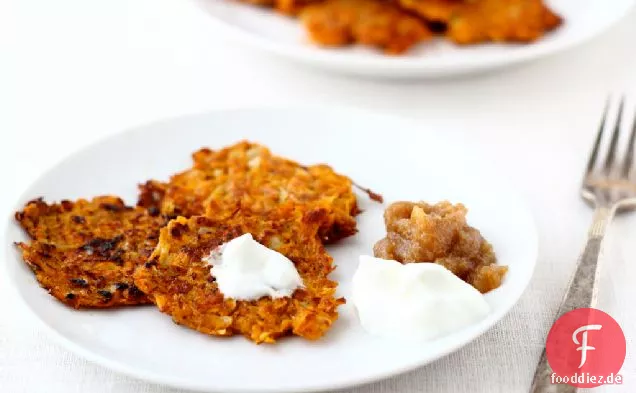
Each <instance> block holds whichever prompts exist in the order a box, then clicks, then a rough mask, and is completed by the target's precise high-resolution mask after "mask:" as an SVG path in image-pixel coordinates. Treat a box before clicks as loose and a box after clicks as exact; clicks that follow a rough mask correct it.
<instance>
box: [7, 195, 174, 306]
mask: <svg viewBox="0 0 636 393" xmlns="http://www.w3.org/2000/svg"><path fill="white" fill-rule="evenodd" d="M15 217H16V219H17V220H18V222H19V223H20V225H21V226H22V228H24V229H25V231H26V232H27V233H28V234H29V236H30V237H31V238H32V239H33V240H32V241H31V242H29V243H19V244H18V247H19V248H20V249H21V251H22V257H23V258H24V260H25V262H26V263H27V264H28V265H29V267H30V268H31V269H32V270H33V272H34V273H35V277H36V278H37V280H38V282H39V283H40V285H41V286H42V287H44V288H45V289H47V290H48V291H49V293H50V294H51V295H53V296H55V297H56V298H57V299H59V300H60V301H62V302H64V303H66V304H68V305H69V306H72V307H75V308H81V307H88V308H107V307H113V306H123V305H134V304H143V303H148V299H147V298H146V296H145V295H144V294H143V293H142V292H141V291H140V290H139V289H138V288H137V287H136V286H135V285H134V283H133V281H132V273H133V271H134V269H135V267H136V266H137V265H139V264H143V263H144V262H146V260H147V258H148V257H149V256H150V254H151V253H152V251H153V249H154V248H155V246H156V244H157V240H158V235H159V228H161V227H162V226H163V225H165V223H166V220H165V219H164V218H163V217H161V216H159V215H155V216H152V215H150V214H149V213H148V212H147V211H146V210H145V209H142V208H133V207H128V206H126V205H125V204H124V202H123V201H122V200H121V199H119V198H117V197H112V196H103V197H97V198H94V199H93V200H91V201H87V200H84V199H80V200H78V201H76V202H70V201H63V202H61V203H59V204H51V205H49V204H47V203H45V202H43V201H42V200H41V199H38V200H34V201H31V202H29V203H28V204H27V205H26V206H25V208H24V210H23V211H21V212H17V213H16V215H15Z"/></svg>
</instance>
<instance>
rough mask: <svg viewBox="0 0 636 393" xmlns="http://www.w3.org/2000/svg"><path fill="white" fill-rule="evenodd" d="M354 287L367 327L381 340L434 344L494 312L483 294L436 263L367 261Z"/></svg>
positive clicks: (363, 259) (363, 261)
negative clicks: (491, 311) (385, 338)
mask: <svg viewBox="0 0 636 393" xmlns="http://www.w3.org/2000/svg"><path fill="white" fill-rule="evenodd" d="M352 284H353V298H352V300H353V303H354V304H355V306H356V309H357V311H358V317H359V318H360V322H361V324H362V327H363V328H364V329H365V330H366V331H368V332H369V333H371V334H374V335H378V336H384V337H393V338H400V339H416V340H432V339H435V338H438V337H441V336H444V335H447V334H449V333H452V332H454V331H457V330H460V329H462V328H464V327H466V326H468V325H471V324H473V323H476V322H478V321H480V320H482V319H483V318H484V317H486V315H488V313H489V312H490V306H489V305H488V303H487V302H486V300H485V299H484V296H483V295H482V294H481V293H480V292H479V291H477V290H476V289H475V288H473V287H472V286H471V285H469V284H467V283H465V282H464V281H462V280H461V279H460V278H458V277H457V276H455V275H454V274H453V273H452V272H451V271H450V270H448V269H446V268H445V267H443V266H441V265H438V264H435V263H407V264H401V263H399V262H396V261H391V260H385V259H380V258H374V257H370V256H361V257H360V264H359V265H358V269H357V271H356V273H355V274H354V276H353V283H352Z"/></svg>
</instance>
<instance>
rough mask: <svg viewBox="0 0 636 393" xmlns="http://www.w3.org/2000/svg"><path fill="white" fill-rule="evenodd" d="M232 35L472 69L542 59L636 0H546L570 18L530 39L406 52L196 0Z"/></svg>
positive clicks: (316, 52)
mask: <svg viewBox="0 0 636 393" xmlns="http://www.w3.org/2000/svg"><path fill="white" fill-rule="evenodd" d="M194 1H195V2H196V3H198V4H199V5H200V6H201V7H202V8H203V9H204V10H205V11H206V12H207V13H208V14H209V15H210V16H212V18H213V20H215V21H216V22H218V23H219V25H220V26H222V27H225V28H226V32H227V33H228V35H229V36H232V37H235V38H238V39H240V40H242V41H244V42H246V43H248V44H252V45H253V46H255V47H257V48H261V49H265V50H267V51H270V52H272V53H276V54H278V55H282V56H284V57H287V58H289V59H293V60H298V61H301V62H303V63H306V64H311V65H315V66H319V67H323V68H326V69H329V70H332V71H339V72H346V73H350V74H358V75H364V76H381V77H389V78H410V77H440V76H450V75H458V74H467V73H472V72H479V71H484V70H489V69H495V68H500V67H503V66H508V65H513V64H518V63H521V62H525V61H528V60H533V59H538V58H540V57H543V56H545V55H548V54H552V53H555V52H559V51H562V50H564V49H567V48H570V47H572V46H575V45H576V44H579V43H582V42H584V41H586V40H587V39H589V38H592V37H594V36H596V35H598V34H600V33H601V32H603V31H604V30H605V29H607V28H608V27H610V26H611V25H612V24H614V23H615V22H617V21H618V20H619V19H620V18H621V17H622V16H623V15H625V14H626V13H627V11H629V9H630V8H631V7H632V6H633V5H634V3H635V1H634V0H608V1H599V0H546V2H547V4H549V5H550V6H551V7H552V9H554V10H555V11H556V12H557V13H559V14H560V15H562V16H563V17H564V18H565V24H564V25H563V26H562V27H560V28H559V29H558V30H556V31H554V32H553V33H550V34H548V35H546V36H545V37H544V38H543V39H541V40H539V41H537V42H535V43H533V44H530V45H512V44H508V45H495V44H489V45H476V46H468V47H457V46H454V45H453V44H451V43H449V42H447V41H444V40H441V39H439V40H435V41H433V42H428V43H423V44H420V45H419V46H417V47H416V48H414V49H413V50H411V51H409V52H408V53H407V54H406V55H403V56H385V55H383V54H382V53H381V52H379V51H377V50H374V49H369V48H362V47H359V46H357V47H351V48H344V49H324V48H319V47H316V46H315V45H313V44H311V43H309V41H308V39H307V38H306V35H305V32H304V30H303V28H302V26H301V25H300V23H299V21H298V20H296V19H292V18H289V17H286V16H282V15H278V14H276V13H274V12H272V11H270V10H265V9H260V8H258V7H253V6H250V5H246V4H241V3H239V2H238V1H237V0H194Z"/></svg>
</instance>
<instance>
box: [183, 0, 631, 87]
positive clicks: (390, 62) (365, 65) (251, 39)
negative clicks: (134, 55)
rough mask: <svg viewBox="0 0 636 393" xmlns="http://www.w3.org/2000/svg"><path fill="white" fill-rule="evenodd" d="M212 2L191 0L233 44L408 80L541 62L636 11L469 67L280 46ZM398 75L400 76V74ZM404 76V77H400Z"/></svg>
mask: <svg viewBox="0 0 636 393" xmlns="http://www.w3.org/2000/svg"><path fill="white" fill-rule="evenodd" d="M207 1H209V0H191V3H193V5H194V6H195V8H198V9H199V10H200V11H202V12H203V13H205V14H206V15H207V18H208V20H210V21H212V23H214V24H215V25H216V26H217V27H218V28H220V29H222V31H225V32H227V33H228V36H229V37H231V38H232V40H234V41H237V42H242V43H244V44H245V45H246V46H249V47H252V48H254V49H257V50H259V51H262V52H265V53H272V54H275V55H277V56H280V57H283V58H286V59H289V60H293V61H296V62H300V63H304V64H308V65H315V66H320V67H323V68H325V69H331V70H337V69H339V71H342V72H345V73H350V74H351V73H355V74H360V75H369V74H374V75H383V76H384V77H390V78H404V77H413V76H418V77H422V78H426V77H433V78H443V77H444V76H446V77H448V76H455V75H463V74H470V73H476V72H480V71H485V70H489V69H497V68H502V67H508V66H513V65H516V64H522V63H526V62H529V61H532V60H539V59H542V58H545V57H548V56H550V55H554V54H557V53H559V52H563V51H566V50H569V49H573V48H576V47H578V46H580V45H582V44H584V43H586V42H588V41H590V40H592V39H594V38H595V37H598V36H601V35H602V34H603V33H605V32H606V31H608V30H609V29H610V28H611V27H613V26H614V25H616V24H617V23H618V22H620V21H621V20H623V18H625V17H626V16H627V15H628V14H629V13H630V11H631V10H632V9H634V8H635V7H636V0H626V2H625V6H624V9H622V10H621V13H618V12H617V13H616V15H615V16H614V17H613V18H609V19H608V20H607V21H606V22H605V23H604V24H602V25H600V26H599V27H597V28H596V29H595V30H589V29H588V30H585V32H584V33H582V34H579V35H578V36H574V37H573V38H570V39H565V40H560V41H556V42H554V43H547V44H546V45H534V46H526V47H525V48H524V50H522V51H515V52H514V53H500V54H496V55H494V56H491V57H489V58H488V60H485V61H473V62H469V63H457V62H454V61H446V62H444V61H437V62H433V63H431V62H430V61H426V60H428V59H426V58H425V57H424V59H425V61H422V58H420V57H417V58H411V57H390V56H384V55H382V56H378V57H373V58H347V57H343V56H341V55H340V54H339V53H338V52H335V51H330V50H328V49H324V48H322V50H320V49H321V48H320V47H309V46H300V45H298V46H293V45H289V44H285V43H280V42H277V41H274V40H269V39H267V38H264V37H261V36H258V35H255V34H252V33H250V32H248V31H245V30H243V29H241V28H240V27H237V26H235V25H233V24H232V23H230V22H226V21H225V20H223V19H222V18H219V17H217V16H215V15H213V14H212V12H210V11H209V10H208V9H206V5H205V4H204V3H205V2H207ZM236 6H248V5H246V4H236ZM396 72H397V73H396ZM400 73H402V74H400Z"/></svg>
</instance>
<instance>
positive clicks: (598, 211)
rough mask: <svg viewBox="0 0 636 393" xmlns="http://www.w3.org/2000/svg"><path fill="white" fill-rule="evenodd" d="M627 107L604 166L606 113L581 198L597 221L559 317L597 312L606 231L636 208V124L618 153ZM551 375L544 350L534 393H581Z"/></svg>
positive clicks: (616, 123) (617, 125)
mask: <svg viewBox="0 0 636 393" xmlns="http://www.w3.org/2000/svg"><path fill="white" fill-rule="evenodd" d="M624 106H625V100H624V99H622V100H621V102H620V106H619V109H618V115H617V117H616V122H615V124H614V130H613V132H612V136H611V139H610V142H609V147H608V150H607V153H606V156H605V160H602V162H601V160H600V159H599V151H600V149H601V148H600V146H601V142H602V140H603V133H604V130H605V129H606V128H607V127H606V126H607V124H606V123H607V115H608V112H609V109H610V101H609V100H608V103H607V105H606V107H605V112H604V113H603V118H602V120H601V126H600V129H599V131H598V135H597V136H596V142H595V143H594V147H593V149H592V152H591V154H590V158H589V161H588V164H587V170H586V171H585V175H584V177H583V184H582V185H581V196H582V197H583V199H584V200H585V201H586V202H588V204H590V205H592V206H593V207H594V219H593V221H592V226H591V228H590V230H589V233H588V239H587V244H586V245H585V249H584V250H583V254H582V255H581V258H580V259H579V262H578V264H577V266H576V270H575V271H574V274H573V275H572V278H571V279H570V284H569V285H568V289H567V292H566V293H565V296H564V298H563V300H562V302H561V305H560V306H559V310H558V312H557V315H556V316H557V317H560V316H561V315H563V314H565V313H567V312H569V311H572V310H574V309H577V308H587V307H589V308H593V307H594V306H595V305H596V302H597V298H598V279H599V271H600V264H599V255H600V253H601V246H602V243H603V237H604V236H605V229H606V228H607V226H608V224H609V223H610V221H611V220H612V218H613V217H614V215H615V214H616V212H617V211H622V210H625V209H631V208H634V207H636V181H634V180H633V179H632V178H631V175H632V167H633V163H634V144H635V143H636V120H634V122H633V125H632V128H631V132H630V135H629V140H628V142H627V147H626V151H625V153H624V154H623V155H622V158H619V156H620V155H621V154H620V153H619V152H618V144H619V139H620V133H621V128H622V127H621V123H622V118H623V108H624ZM551 374H552V369H551V368H550V365H549V364H548V361H547V358H546V352H545V350H544V351H543V353H542V354H541V358H540V360H539V364H538V365H537V369H536V371H535V374H534V379H533V381H532V387H531V388H530V393H574V392H576V391H577V388H575V387H573V386H570V385H565V384H562V385H555V384H551V383H550V375H551Z"/></svg>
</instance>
